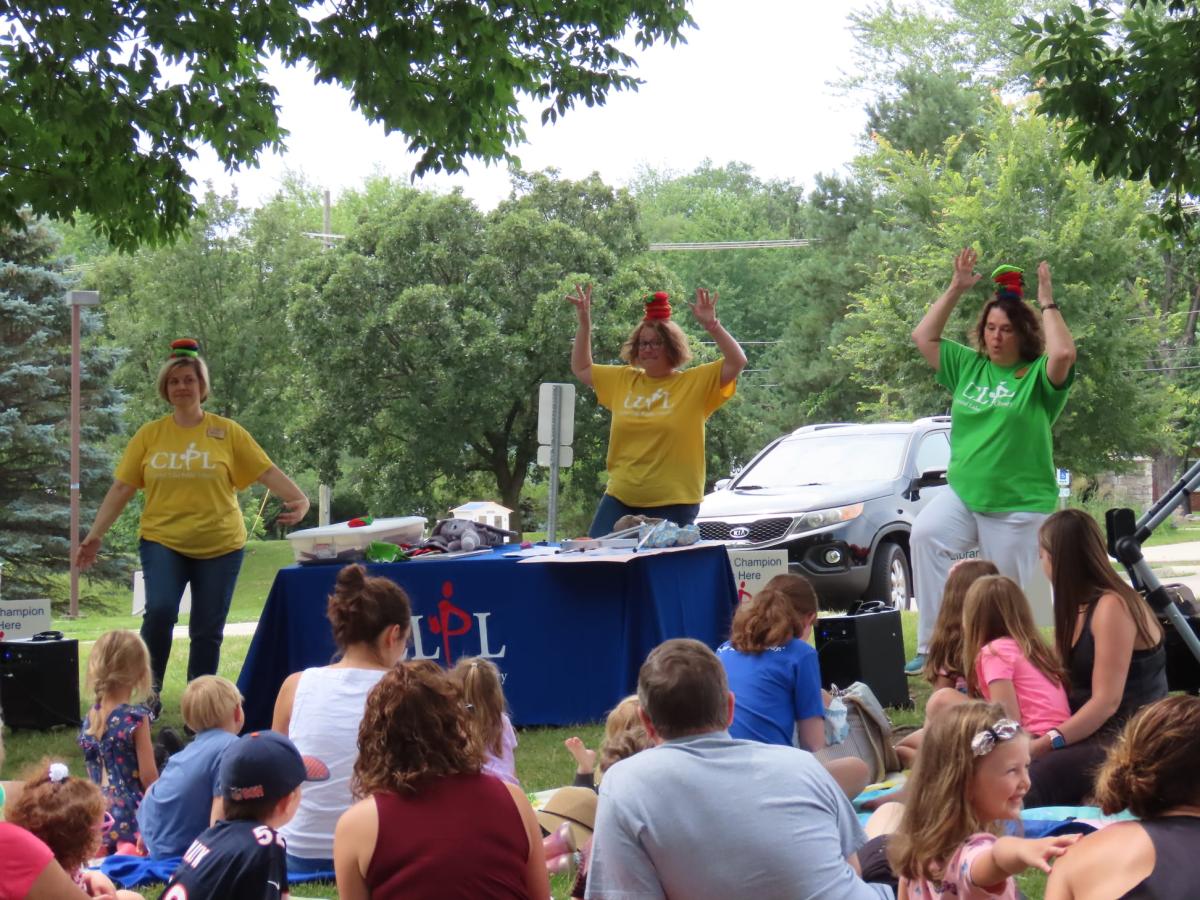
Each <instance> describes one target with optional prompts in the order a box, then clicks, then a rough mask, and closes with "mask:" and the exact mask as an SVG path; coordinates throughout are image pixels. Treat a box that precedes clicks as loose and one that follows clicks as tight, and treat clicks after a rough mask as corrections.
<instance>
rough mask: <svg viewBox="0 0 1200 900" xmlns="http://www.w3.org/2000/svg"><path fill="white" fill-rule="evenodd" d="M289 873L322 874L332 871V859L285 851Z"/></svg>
mask: <svg viewBox="0 0 1200 900" xmlns="http://www.w3.org/2000/svg"><path fill="white" fill-rule="evenodd" d="M284 856H285V857H286V858H287V870H288V874H289V875H318V874H319V875H324V874H325V873H327V872H332V871H333V860H332V859H309V858H308V857H306V856H292V854H290V853H285V854H284Z"/></svg>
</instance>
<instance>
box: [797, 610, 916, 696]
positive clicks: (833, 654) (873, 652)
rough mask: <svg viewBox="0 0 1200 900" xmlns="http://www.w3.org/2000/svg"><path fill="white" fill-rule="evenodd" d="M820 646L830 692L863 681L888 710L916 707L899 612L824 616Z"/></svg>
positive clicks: (824, 679)
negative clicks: (907, 673) (834, 687)
mask: <svg viewBox="0 0 1200 900" xmlns="http://www.w3.org/2000/svg"><path fill="white" fill-rule="evenodd" d="M816 644H817V658H818V660H820V664H821V683H822V684H823V685H824V686H825V688H826V689H828V688H829V686H830V685H831V684H836V685H837V686H838V687H840V688H844V687H846V686H848V685H850V684H852V683H853V682H855V681H861V682H863V683H864V684H866V685H867V686H868V687H870V688H871V690H872V691H874V692H875V696H876V697H877V698H879V702H880V703H881V704H883V705H884V706H904V707H907V706H909V705H910V704H911V703H912V700H911V699H910V698H909V696H908V682H907V681H906V679H905V676H904V633H903V631H902V629H901V626H900V613H899V611H898V610H894V609H891V610H887V611H885V612H872V613H865V614H863V615H858V616H824V617H822V618H820V619H818V620H817V626H816Z"/></svg>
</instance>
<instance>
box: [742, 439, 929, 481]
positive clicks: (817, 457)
mask: <svg viewBox="0 0 1200 900" xmlns="http://www.w3.org/2000/svg"><path fill="white" fill-rule="evenodd" d="M907 440H908V435H907V434H847V433H842V434H806V435H802V436H799V437H794V438H787V439H786V440H783V441H780V442H779V443H778V444H776V445H775V446H774V447H773V448H772V449H771V451H770V452H769V453H767V454H766V455H765V456H763V457H762V458H761V459H759V460H758V462H756V463H754V464H753V465H751V466H749V467H747V468H746V469H745V470H744V471H743V472H742V473H741V474H740V475H739V476H738V480H737V483H736V484H734V485H733V487H734V489H736V490H755V489H763V488H782V487H798V486H801V485H808V484H845V483H847V482H853V481H884V480H887V479H890V478H895V477H896V475H897V473H899V471H900V463H901V459H902V456H903V453H904V444H905V442H906V441H907Z"/></svg>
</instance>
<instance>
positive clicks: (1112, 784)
mask: <svg viewBox="0 0 1200 900" xmlns="http://www.w3.org/2000/svg"><path fill="white" fill-rule="evenodd" d="M1197 773H1200V698H1197V697H1189V696H1182V695H1181V696H1175V697H1167V698H1166V699H1164V700H1159V701H1158V702H1157V703H1153V704H1151V705H1150V706H1147V707H1145V708H1144V709H1142V711H1141V712H1140V713H1138V714H1137V715H1136V716H1135V717H1134V718H1133V719H1132V720H1130V722H1129V724H1128V725H1126V726H1125V730H1124V731H1123V732H1122V734H1121V736H1120V738H1119V739H1118V740H1117V742H1116V743H1115V744H1114V745H1113V746H1112V748H1111V749H1110V750H1109V753H1108V759H1107V760H1106V761H1105V763H1104V765H1103V767H1102V768H1101V769H1100V774H1099V776H1098V777H1097V779H1096V801H1097V802H1098V803H1099V804H1100V808H1101V809H1103V810H1104V812H1105V813H1108V814H1110V815H1111V814H1113V813H1117V812H1120V811H1121V810H1124V809H1128V810H1129V811H1130V812H1131V813H1133V814H1134V815H1135V816H1137V817H1138V819H1140V821H1137V822H1118V823H1116V824H1113V825H1109V826H1107V827H1106V828H1102V829H1100V830H1099V831H1097V832H1096V833H1094V834H1090V835H1088V836H1087V837H1085V838H1084V839H1083V840H1081V841H1080V842H1079V843H1078V844H1076V845H1075V846H1074V847H1073V848H1071V852H1070V853H1068V854H1067V855H1066V856H1064V857H1063V858H1062V859H1061V860H1059V861H1058V862H1057V863H1055V864H1054V870H1053V871H1052V872H1051V873H1050V881H1049V883H1048V884H1047V885H1046V900H1108V898H1111V897H1131V898H1142V900H1190V898H1192V897H1195V896H1196V894H1197V890H1196V884H1197V882H1198V881H1200V857H1198V856H1197V849H1198V848H1200V776H1198V774H1197Z"/></svg>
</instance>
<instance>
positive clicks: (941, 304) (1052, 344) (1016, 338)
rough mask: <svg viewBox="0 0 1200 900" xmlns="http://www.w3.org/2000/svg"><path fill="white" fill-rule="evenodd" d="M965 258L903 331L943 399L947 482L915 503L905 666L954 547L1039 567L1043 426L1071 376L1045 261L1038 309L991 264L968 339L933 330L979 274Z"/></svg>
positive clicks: (916, 666) (1048, 506) (1048, 507)
mask: <svg viewBox="0 0 1200 900" xmlns="http://www.w3.org/2000/svg"><path fill="white" fill-rule="evenodd" d="M977 261H978V256H977V255H976V253H975V251H974V250H971V249H970V248H967V249H965V250H962V251H961V252H960V253H959V254H958V256H957V257H956V258H955V260H954V276H953V278H952V279H951V281H950V286H949V287H948V288H947V289H946V292H945V293H944V294H942V296H941V297H939V298H938V299H937V300H936V301H935V302H934V304H933V306H931V307H930V308H929V311H928V312H926V313H925V316H924V318H922V319H921V321H920V323H919V324H918V325H917V327H916V328H915V329H914V330H913V333H912V336H913V341H914V342H916V345H917V349H919V350H920V351H921V355H922V356H924V357H925V359H926V361H928V363H929V365H931V366H932V367H933V370H934V371H935V372H936V373H937V381H938V383H939V384H942V385H944V386H945V387H947V388H948V389H949V390H950V391H951V393H952V395H953V399H952V401H951V407H950V416H951V431H950V466H949V469H948V470H947V473H946V477H947V480H948V481H949V484H950V487H949V490H945V491H941V492H940V493H939V495H938V496H937V497H936V498H935V499H934V500H932V501H931V502H930V503H929V504H928V505H927V506H926V507H925V508H924V509H923V510H921V513H920V515H918V516H917V519H916V521H915V522H914V523H913V530H912V535H911V537H910V544H911V547H912V560H913V578H914V581H915V586H916V595H917V607H918V611H919V616H920V618H919V626H918V632H917V658H916V659H915V660H913V661H912V662H910V663H909V664H908V666H906V667H905V671H912V672H919V671H920V670H921V667H922V666H923V664H924V654H925V652H926V650H927V649H928V647H929V641H930V638H931V637H932V634H933V623H934V622H935V621H936V620H937V613H938V608H939V606H940V605H941V600H942V590H943V587H944V585H945V582H946V576H947V575H948V574H949V571H950V566H951V565H952V564H953V561H954V558H955V557H956V556H959V555H961V554H962V553H964V552H967V551H969V550H971V549H972V548H974V547H978V548H979V550H980V554H981V556H983V558H985V559H990V560H992V562H994V563H995V564H996V567H997V568H998V569H999V570H1000V574H1002V575H1007V576H1009V577H1010V578H1012V579H1013V580H1014V581H1016V582H1017V583H1018V584H1020V585H1022V587H1024V586H1026V585H1027V584H1028V583H1029V581H1030V580H1031V579H1032V578H1033V577H1034V576H1035V573H1037V572H1038V570H1039V564H1038V542H1037V531H1038V528H1039V527H1040V526H1041V524H1042V522H1043V520H1044V519H1045V518H1046V516H1047V515H1048V514H1050V513H1051V512H1053V511H1054V508H1055V503H1056V498H1057V493H1058V492H1057V488H1056V483H1055V479H1054V459H1053V442H1052V439H1051V434H1050V430H1051V427H1052V426H1053V424H1054V421H1055V419H1057V418H1058V416H1059V413H1061V412H1062V410H1063V407H1064V406H1065V405H1066V402H1067V394H1068V392H1069V391H1070V388H1071V382H1072V381H1073V380H1074V378H1075V341H1074V340H1073V339H1072V337H1071V332H1070V331H1069V330H1068V328H1067V323H1066V321H1065V320H1064V319H1063V315H1062V310H1061V309H1059V307H1058V304H1057V303H1055V302H1054V296H1053V292H1052V289H1051V284H1050V266H1049V265H1048V264H1047V263H1046V262H1045V261H1043V262H1041V263H1040V264H1039V265H1038V291H1037V303H1038V307H1039V308H1040V310H1041V316H1040V317H1039V316H1038V315H1037V314H1035V313H1034V311H1033V309H1032V307H1031V305H1030V304H1028V303H1026V302H1025V300H1024V298H1023V291H1022V288H1023V286H1024V280H1023V278H1022V277H1021V276H1022V273H1021V270H1020V269H1017V268H1016V267H1014V266H1000V267H999V268H998V269H996V271H995V272H993V273H992V279H993V281H994V282H995V283H996V292H995V294H994V296H993V297H992V298H991V299H990V300H988V301H987V303H985V304H984V306H983V309H982V311H981V312H980V314H979V320H978V322H977V323H976V326H975V344H976V347H977V349H971V348H969V347H965V346H963V345H962V344H959V343H956V342H954V341H951V340H946V339H944V338H943V337H942V332H943V331H944V330H945V327H946V322H947V321H948V320H949V318H950V314H951V313H952V312H953V311H954V308H955V306H957V305H958V302H959V300H960V299H962V297H963V295H964V294H966V293H967V291H969V290H970V289H971V288H973V287H974V286H975V285H976V284H978V283H979V280H980V278H981V277H982V276H981V275H980V274H979V273H977V272H976V271H975V263H976V262H977ZM1039 318H1040V320H1039Z"/></svg>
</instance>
